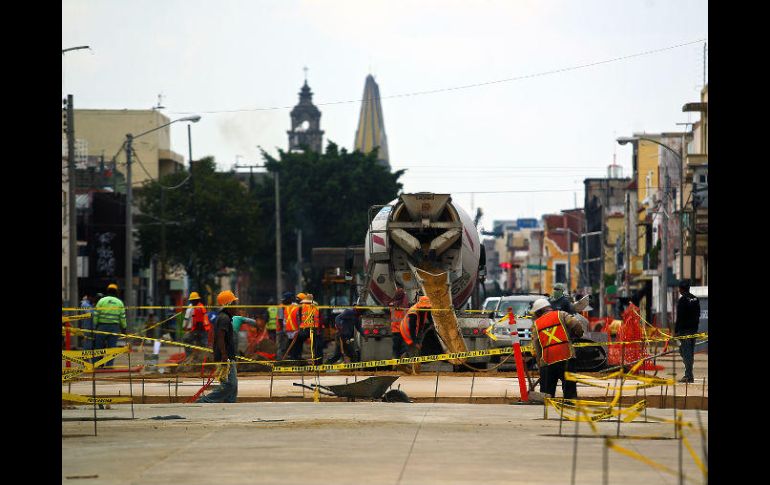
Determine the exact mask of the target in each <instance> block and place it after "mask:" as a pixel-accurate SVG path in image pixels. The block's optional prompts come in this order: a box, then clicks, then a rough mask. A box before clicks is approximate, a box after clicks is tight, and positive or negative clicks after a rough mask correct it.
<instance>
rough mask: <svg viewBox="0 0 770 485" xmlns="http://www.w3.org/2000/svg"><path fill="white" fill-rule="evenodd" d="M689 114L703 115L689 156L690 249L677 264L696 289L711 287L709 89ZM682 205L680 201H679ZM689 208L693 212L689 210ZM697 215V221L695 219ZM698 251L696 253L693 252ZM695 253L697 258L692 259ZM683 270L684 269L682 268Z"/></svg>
mask: <svg viewBox="0 0 770 485" xmlns="http://www.w3.org/2000/svg"><path fill="white" fill-rule="evenodd" d="M682 111H685V112H698V113H700V120H698V121H696V122H695V123H694V124H693V132H692V141H691V142H690V143H689V144H688V145H687V154H686V155H685V170H686V172H685V180H684V182H685V184H684V192H683V194H682V195H683V202H684V221H683V227H684V233H685V239H686V246H685V248H684V255H683V260H682V261H681V263H680V262H679V261H678V260H677V263H680V264H677V265H676V268H675V271H677V273H678V274H679V273H681V278H689V279H691V280H692V282H693V286H707V285H708V85H706V86H704V87H703V89H702V90H701V100H700V102H697V103H687V104H685V105H684V106H683V107H682ZM677 202H678V201H677ZM688 205H689V210H688ZM693 211H694V212H695V217H693ZM693 249H694V251H693ZM693 252H694V253H695V258H693V257H692V254H693ZM680 266H681V268H680ZM693 267H694V271H693Z"/></svg>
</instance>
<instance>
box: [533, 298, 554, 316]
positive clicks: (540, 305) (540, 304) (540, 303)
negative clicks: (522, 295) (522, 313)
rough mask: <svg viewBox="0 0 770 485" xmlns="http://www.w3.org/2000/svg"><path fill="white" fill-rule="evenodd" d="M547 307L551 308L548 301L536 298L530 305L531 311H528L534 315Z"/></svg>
mask: <svg viewBox="0 0 770 485" xmlns="http://www.w3.org/2000/svg"><path fill="white" fill-rule="evenodd" d="M549 306H551V303H550V302H549V301H548V300H546V299H545V298H538V299H537V300H535V303H533V304H532V309H531V310H530V311H531V312H532V313H535V312H537V311H539V310H542V309H543V308H545V307H549Z"/></svg>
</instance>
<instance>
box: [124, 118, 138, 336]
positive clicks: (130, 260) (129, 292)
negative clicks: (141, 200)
mask: <svg viewBox="0 0 770 485" xmlns="http://www.w3.org/2000/svg"><path fill="white" fill-rule="evenodd" d="M133 142H134V135H132V134H131V133H129V134H127V135H126V264H125V273H126V284H125V293H124V294H123V299H124V300H125V304H126V307H127V311H126V320H128V322H133V321H134V312H135V310H134V308H133V307H134V299H133V283H134V281H133V273H134V254H133V220H132V219H133V218H132V216H133V214H132V213H131V206H132V204H133V189H132V187H131V155H132V153H131V152H132V150H133V146H132V145H133Z"/></svg>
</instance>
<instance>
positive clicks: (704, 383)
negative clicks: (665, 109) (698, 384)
mask: <svg viewBox="0 0 770 485" xmlns="http://www.w3.org/2000/svg"><path fill="white" fill-rule="evenodd" d="M705 398H706V378H705V377H704V378H703V389H701V395H700V408H701V409H704V408H703V400H704V399H705Z"/></svg>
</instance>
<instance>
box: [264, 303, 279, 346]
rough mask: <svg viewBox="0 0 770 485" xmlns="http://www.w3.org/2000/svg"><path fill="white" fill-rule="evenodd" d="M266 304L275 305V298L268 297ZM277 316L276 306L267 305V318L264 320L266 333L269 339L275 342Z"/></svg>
mask: <svg viewBox="0 0 770 485" xmlns="http://www.w3.org/2000/svg"><path fill="white" fill-rule="evenodd" d="M267 304H268V305H275V300H274V299H272V298H270V299H269V300H267ZM277 318H278V307H277V306H269V307H267V320H265V328H266V329H267V335H268V338H269V339H270V340H272V341H273V342H275V341H276V340H275V332H276V329H277V327H276V324H275V323H276V319H277Z"/></svg>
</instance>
